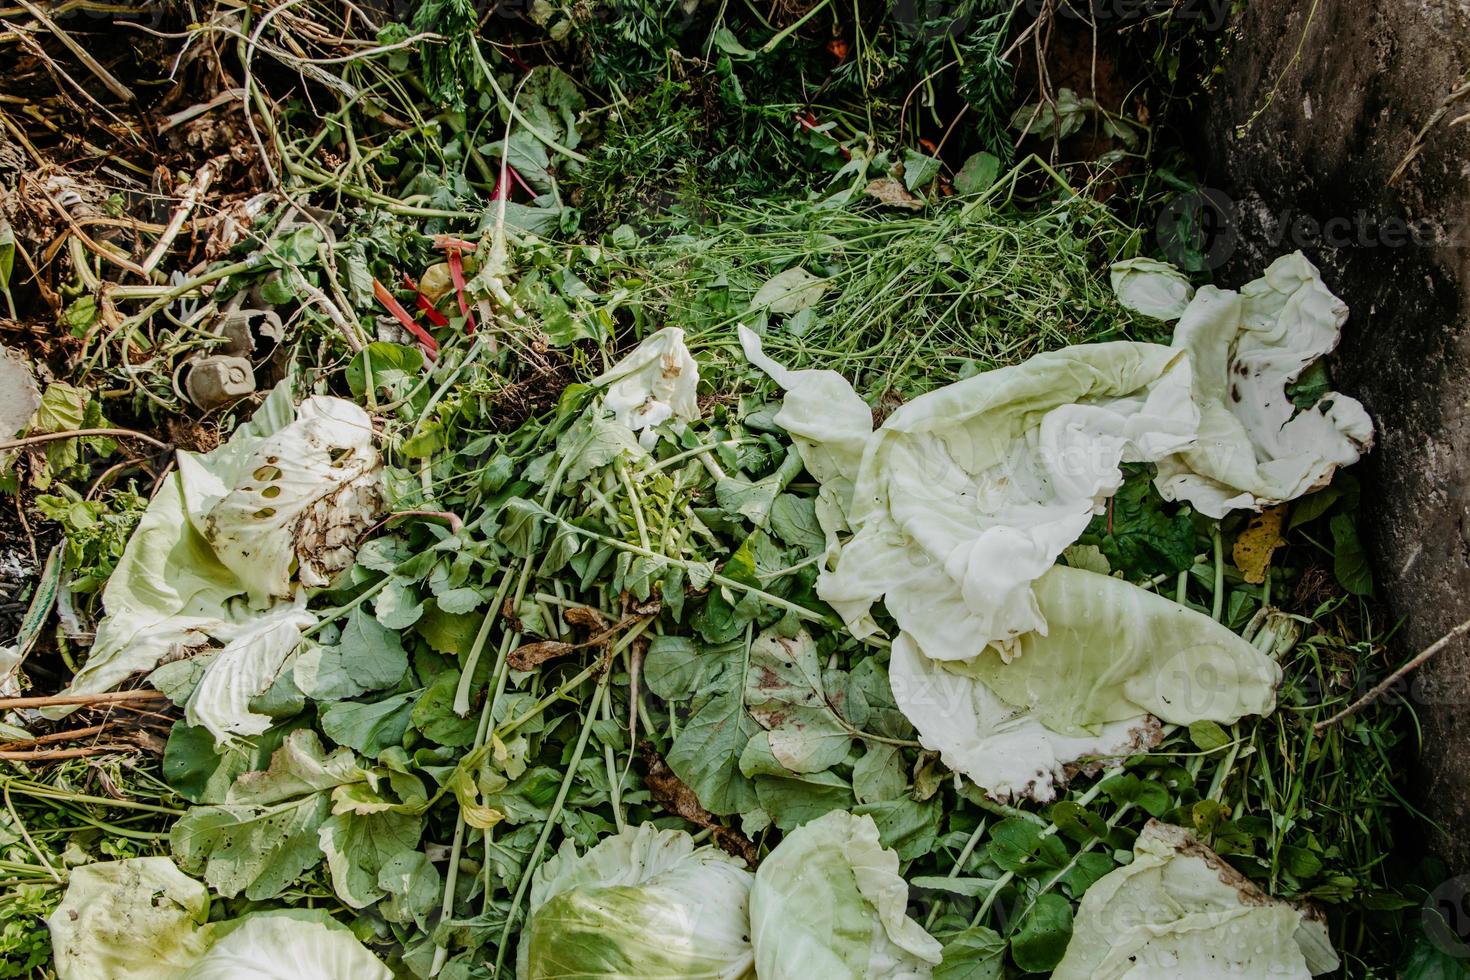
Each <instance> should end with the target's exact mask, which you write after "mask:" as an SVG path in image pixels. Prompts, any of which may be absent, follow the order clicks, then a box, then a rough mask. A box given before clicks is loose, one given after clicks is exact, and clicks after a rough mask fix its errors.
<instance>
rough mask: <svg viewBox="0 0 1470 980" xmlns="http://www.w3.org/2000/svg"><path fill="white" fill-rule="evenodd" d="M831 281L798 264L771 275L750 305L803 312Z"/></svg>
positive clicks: (790, 312) (778, 311)
mask: <svg viewBox="0 0 1470 980" xmlns="http://www.w3.org/2000/svg"><path fill="white" fill-rule="evenodd" d="M830 285H831V284H830V283H828V282H827V280H825V279H822V278H820V277H818V276H814V275H812V274H811V273H810V272H807V271H806V270H805V269H803V268H802V267H801V266H799V265H798V266H795V267H793V268H790V269H787V270H786V271H785V272H778V273H776V275H774V276H772V277H771V278H769V279H767V280H766V281H765V283H764V284H762V286H761V288H760V289H759V290H757V291H756V294H755V297H754V298H753V299H751V301H750V308H751V309H752V310H768V311H769V312H771V313H780V314H783V315H787V316H789V315H791V314H793V313H800V312H801V311H802V310H805V309H807V308H808V307H811V306H815V305H816V304H817V302H818V301H819V300H820V299H821V298H822V294H823V293H824V292H826V291H827V289H828V288H829V287H830Z"/></svg>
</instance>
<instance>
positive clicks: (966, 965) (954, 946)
mask: <svg viewBox="0 0 1470 980" xmlns="http://www.w3.org/2000/svg"><path fill="white" fill-rule="evenodd" d="M1005 967H1006V941H1005V940H1004V939H1002V938H1001V936H1000V934H999V933H997V932H996V931H995V930H994V929H987V928H986V927H985V926H971V927H970V928H969V929H966V930H965V931H963V932H961V933H959V934H957V935H956V936H954V937H953V938H951V939H950V941H949V942H947V943H945V944H944V961H943V962H942V963H940V964H939V965H938V966H937V967H935V968H934V980H1003V978H1004V977H1005Z"/></svg>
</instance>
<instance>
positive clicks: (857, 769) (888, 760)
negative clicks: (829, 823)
mask: <svg viewBox="0 0 1470 980" xmlns="http://www.w3.org/2000/svg"><path fill="white" fill-rule="evenodd" d="M907 786H908V776H907V773H906V772H905V771H904V760H903V754H902V753H901V752H900V751H899V749H898V746H896V745H884V744H881V743H877V742H874V743H871V744H869V745H868V748H867V751H865V752H864V753H863V757H862V758H861V759H859V760H858V761H857V762H856V763H855V764H854V765H853V767H852V791H853V795H854V796H856V797H857V801H858V802H859V803H879V802H882V801H883V800H896V799H898V798H899V797H900V796H901V795H903V791H904V789H905V788H906V787H907Z"/></svg>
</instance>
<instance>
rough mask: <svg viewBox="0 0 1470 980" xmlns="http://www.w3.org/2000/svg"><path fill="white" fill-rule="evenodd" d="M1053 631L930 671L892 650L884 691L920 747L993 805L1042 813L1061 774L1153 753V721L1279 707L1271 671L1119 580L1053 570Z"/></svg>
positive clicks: (1045, 580)
mask: <svg viewBox="0 0 1470 980" xmlns="http://www.w3.org/2000/svg"><path fill="white" fill-rule="evenodd" d="M1035 592H1036V596H1037V599H1038V602H1039V605H1040V608H1041V610H1042V612H1043V613H1044V614H1045V615H1046V618H1047V622H1048V625H1049V627H1050V628H1049V629H1048V631H1047V633H1046V634H1045V635H1043V634H1041V633H1028V634H1026V635H1025V636H1023V637H1022V638H1021V641H1020V642H1021V649H1022V651H1023V652H1024V656H1021V657H1018V658H1016V659H1015V660H1013V661H1011V662H1010V663H1006V662H1005V661H1003V660H1002V658H1001V657H1000V656H999V655H998V654H997V653H996V652H995V651H993V650H992V651H986V652H985V653H983V654H982V655H981V656H980V657H978V658H976V659H975V660H974V661H972V662H970V663H937V662H934V661H933V660H932V659H931V658H928V657H925V656H923V655H922V654H921V653H920V651H919V649H918V647H917V645H916V644H915V642H914V640H913V638H912V637H910V636H909V635H908V634H900V635H899V637H898V639H897V640H895V641H894V644H893V654H892V660H891V662H890V663H889V681H890V683H891V684H892V686H893V696H894V699H895V701H896V702H897V704H898V707H899V709H900V710H901V711H902V712H903V713H904V715H905V716H906V717H907V718H908V719H909V720H910V721H911V722H912V723H913V725H914V727H915V728H916V729H917V730H918V733H919V740H920V741H921V742H922V743H923V745H924V747H925V748H928V749H932V750H935V751H938V752H939V753H940V756H941V757H942V758H943V760H944V763H945V765H947V766H949V767H950V768H951V769H953V770H954V771H956V772H958V773H961V774H963V775H965V776H968V777H969V778H970V779H971V780H973V781H974V782H975V784H976V785H977V786H979V787H981V788H982V789H984V790H985V791H986V792H987V793H988V794H989V795H990V796H992V797H995V798H997V799H1020V798H1030V799H1033V800H1036V801H1038V802H1042V803H1045V802H1049V801H1050V800H1052V799H1054V798H1055V795H1056V789H1055V787H1056V786H1058V785H1064V784H1065V783H1066V775H1067V767H1068V766H1069V765H1075V764H1078V763H1086V762H1089V761H1091V762H1097V761H1106V760H1109V759H1115V758H1118V757H1120V756H1126V755H1130V754H1132V753H1134V752H1137V751H1140V750H1142V749H1146V748H1148V747H1150V746H1151V745H1152V744H1153V743H1154V742H1155V741H1156V740H1157V738H1158V737H1159V734H1160V729H1159V723H1158V720H1156V719H1162V720H1164V721H1166V722H1169V723H1170V724H1176V725H1188V724H1192V723H1193V722H1196V721H1206V720H1208V721H1215V722H1219V723H1221V724H1227V725H1228V724H1233V723H1234V722H1236V721H1238V720H1239V719H1240V718H1241V717H1243V716H1244V715H1250V714H1268V713H1270V712H1271V710H1272V709H1273V708H1274V707H1275V700H1276V695H1275V692H1276V685H1277V684H1278V683H1280V680H1281V669H1280V667H1279V666H1277V664H1276V662H1275V661H1274V660H1272V659H1271V658H1270V657H1268V656H1266V655H1265V654H1263V653H1261V652H1260V651H1259V650H1257V649H1256V648H1255V647H1254V646H1252V645H1251V644H1249V643H1247V642H1246V641H1245V640H1243V639H1241V638H1240V637H1238V636H1236V635H1235V634H1234V633H1232V632H1231V631H1230V630H1228V629H1226V628H1225V627H1224V626H1221V625H1220V624H1219V623H1217V622H1215V621H1214V620H1212V619H1210V618H1209V617H1208V616H1204V615H1201V614H1200V613H1197V612H1194V611H1193V610H1191V609H1188V608H1186V607H1184V606H1181V605H1179V604H1178V603H1175V602H1171V601H1170V600H1168V599H1165V598H1163V597H1162V596H1158V595H1155V594H1154V593H1152V592H1149V591H1147V590H1144V589H1140V588H1138V587H1137V586H1134V585H1132V584H1130V583H1128V582H1125V581H1123V580H1121V579H1116V578H1112V577H1110V576H1107V575H1099V574H1097V573H1095V572H1088V571H1083V570H1081V569H1076V568H1068V567H1066V566H1062V565H1058V566H1056V567H1054V568H1052V569H1051V571H1049V572H1047V573H1046V574H1045V575H1043V576H1042V577H1041V578H1040V579H1038V580H1037V581H1036V583H1035Z"/></svg>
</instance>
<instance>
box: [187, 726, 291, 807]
mask: <svg viewBox="0 0 1470 980" xmlns="http://www.w3.org/2000/svg"><path fill="white" fill-rule="evenodd" d="M302 724H305V722H304V721H296V722H291V723H288V724H285V725H278V726H276V727H274V728H270V729H267V730H266V731H265V732H264V733H262V734H260V735H257V736H256V737H255V738H251V739H239V740H236V741H234V742H230V743H228V744H226V745H224V746H222V747H218V748H216V746H215V744H214V736H213V735H211V734H210V733H209V730H208V729H206V728H196V727H194V726H193V725H188V724H185V723H184V722H182V721H179V722H175V723H174V727H173V729H172V730H171V731H170V732H169V736H168V744H167V745H165V746H164V749H163V776H164V779H165V780H167V782H168V784H169V785H170V786H171V787H173V789H174V791H175V792H177V793H178V794H179V795H180V796H182V797H183V798H184V799H186V800H188V801H189V802H191V803H223V802H224V801H225V796H226V794H227V793H228V792H229V789H230V787H231V786H232V785H234V782H235V779H236V778H237V777H239V776H240V775H241V774H242V773H246V772H251V771H253V770H260V769H264V768H266V766H267V765H268V764H269V762H270V758H271V755H272V754H273V753H274V752H275V751H276V750H277V749H279V748H280V747H281V743H282V741H283V740H284V739H285V738H286V736H287V735H288V734H289V733H290V732H291V731H292V730H293V729H294V728H295V727H298V726H300V725H302Z"/></svg>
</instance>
